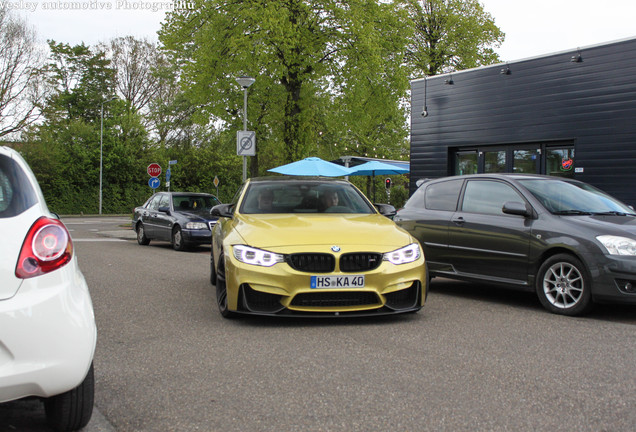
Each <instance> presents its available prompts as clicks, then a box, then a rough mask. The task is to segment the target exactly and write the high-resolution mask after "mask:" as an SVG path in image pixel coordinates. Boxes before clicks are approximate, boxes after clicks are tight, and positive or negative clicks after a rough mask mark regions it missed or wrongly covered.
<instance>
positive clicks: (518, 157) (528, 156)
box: [512, 147, 541, 174]
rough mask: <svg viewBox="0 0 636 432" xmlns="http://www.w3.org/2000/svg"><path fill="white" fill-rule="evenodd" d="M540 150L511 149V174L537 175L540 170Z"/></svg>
mask: <svg viewBox="0 0 636 432" xmlns="http://www.w3.org/2000/svg"><path fill="white" fill-rule="evenodd" d="M540 156H541V150H540V149H539V148H538V147H537V148H533V149H513V150H512V172H514V173H523V174H539V173H540V170H541V164H540V163H539V162H541V157H540Z"/></svg>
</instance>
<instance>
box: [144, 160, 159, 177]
mask: <svg viewBox="0 0 636 432" xmlns="http://www.w3.org/2000/svg"><path fill="white" fill-rule="evenodd" d="M147 171H148V175H149V176H150V177H159V176H160V175H161V165H159V164H158V163H151V164H150V165H148V169H147Z"/></svg>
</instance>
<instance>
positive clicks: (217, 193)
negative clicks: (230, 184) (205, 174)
mask: <svg viewBox="0 0 636 432" xmlns="http://www.w3.org/2000/svg"><path fill="white" fill-rule="evenodd" d="M213 183H214V187H215V188H216V197H217V198H218V197H219V183H220V182H219V178H218V177H217V176H214V182H213Z"/></svg>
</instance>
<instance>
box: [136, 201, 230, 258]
mask: <svg viewBox="0 0 636 432" xmlns="http://www.w3.org/2000/svg"><path fill="white" fill-rule="evenodd" d="M217 204H220V201H219V200H218V199H217V198H216V197H215V196H214V195H210V194H206V193H190V192H158V193H156V194H154V195H153V196H151V197H150V198H149V199H148V201H146V203H145V204H144V205H143V206H141V207H137V208H136V209H135V213H134V215H133V221H132V226H133V229H134V230H135V231H136V232H137V242H138V243H139V244H140V245H147V244H148V243H150V241H151V240H162V241H169V242H170V243H171V244H172V247H173V248H174V249H175V250H184V249H185V248H187V247H189V246H194V245H200V244H211V239H212V227H213V226H214V224H216V221H217V220H218V217H216V216H212V215H210V210H211V209H212V207H214V206H215V205H217Z"/></svg>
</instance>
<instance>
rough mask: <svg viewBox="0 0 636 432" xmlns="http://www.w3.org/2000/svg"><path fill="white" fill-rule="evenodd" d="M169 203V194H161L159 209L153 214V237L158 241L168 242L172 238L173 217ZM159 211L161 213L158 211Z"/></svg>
mask: <svg viewBox="0 0 636 432" xmlns="http://www.w3.org/2000/svg"><path fill="white" fill-rule="evenodd" d="M171 201H172V200H171V198H170V194H167V193H164V194H162V195H161V200H160V201H159V207H158V208H157V211H156V212H155V214H154V226H155V230H156V231H155V237H156V238H157V239H158V240H165V241H170V240H171V238H172V225H173V222H174V217H173V216H171V214H172V211H173V209H172V205H171V204H172V203H171ZM160 209H161V210H163V211H160ZM166 209H167V210H168V211H167V212H166V211H165V210H166Z"/></svg>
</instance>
